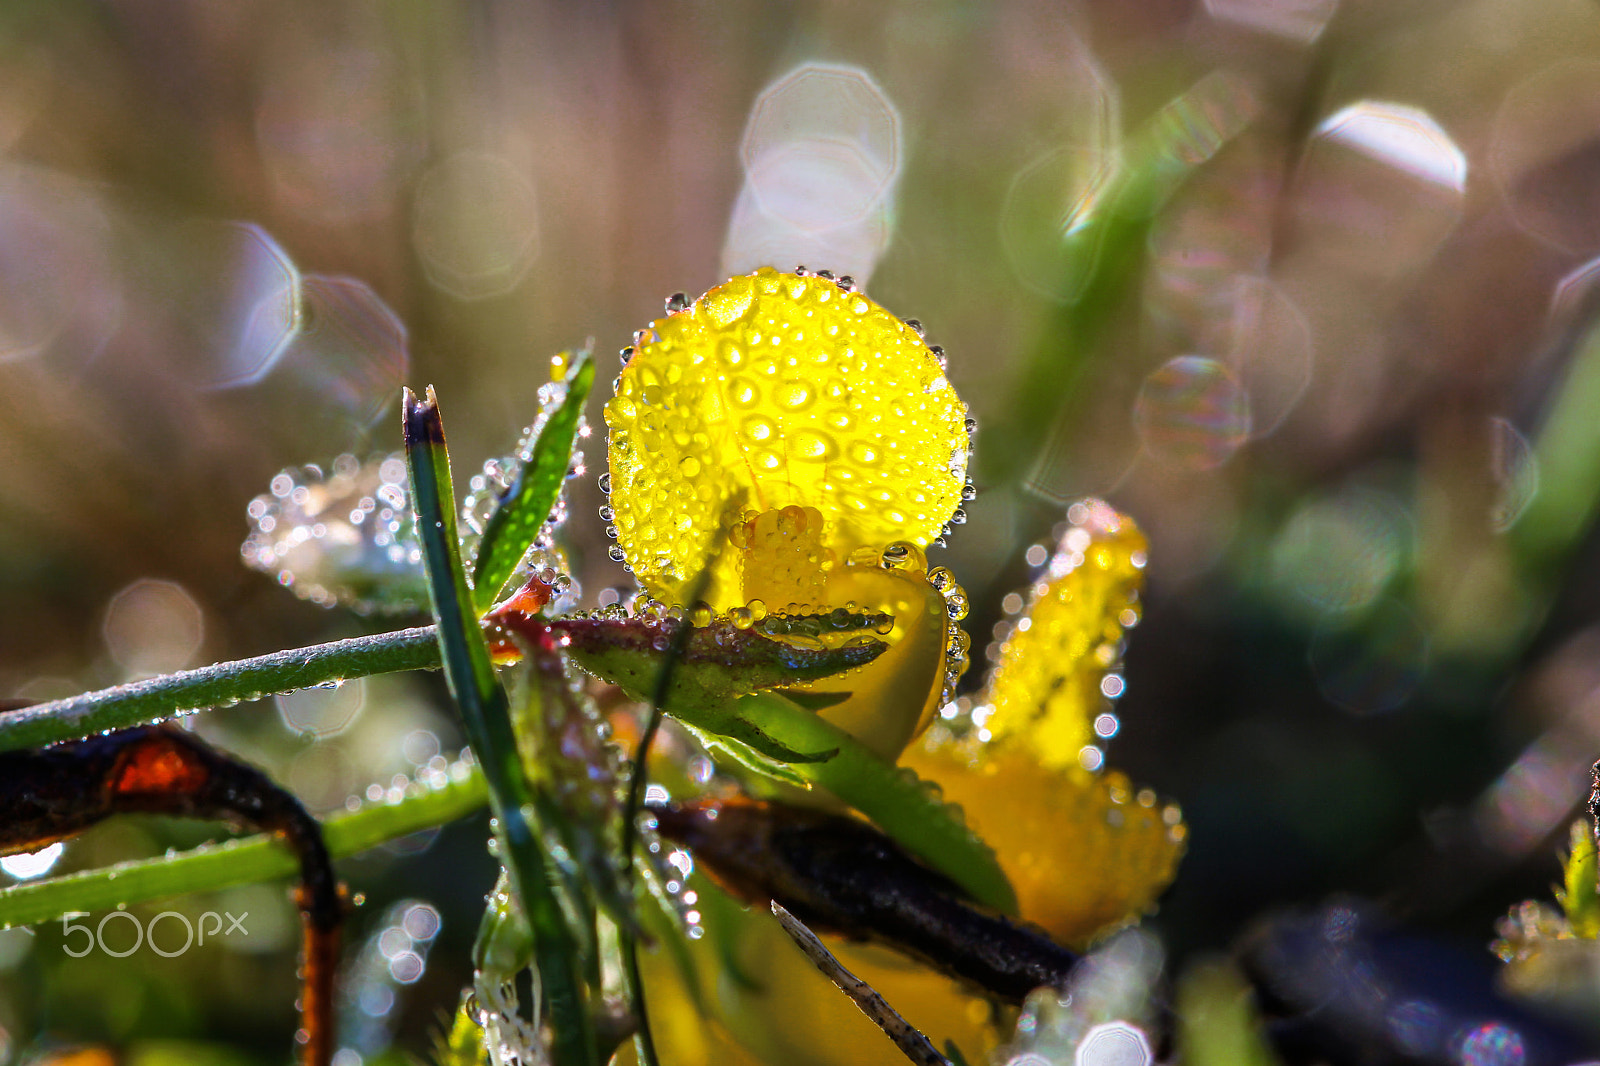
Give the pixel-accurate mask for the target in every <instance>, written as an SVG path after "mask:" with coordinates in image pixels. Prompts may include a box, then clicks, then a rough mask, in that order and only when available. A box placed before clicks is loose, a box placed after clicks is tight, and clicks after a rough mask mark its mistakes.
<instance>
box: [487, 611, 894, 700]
mask: <svg viewBox="0 0 1600 1066" xmlns="http://www.w3.org/2000/svg"><path fill="white" fill-rule="evenodd" d="M507 624H508V625H510V621H509V620H507ZM536 624H537V625H539V626H548V627H549V629H550V630H551V631H552V632H555V633H558V634H560V635H561V636H562V637H565V638H566V640H567V643H566V645H565V647H564V650H565V651H566V653H567V654H568V655H569V656H571V657H572V659H573V661H575V662H576V663H577V664H578V665H579V666H581V667H583V668H584V669H585V670H587V671H588V672H589V673H591V674H594V675H595V676H596V677H598V678H600V679H601V680H604V681H609V682H611V683H612V684H614V685H618V686H620V687H621V688H622V690H623V691H624V692H626V693H627V694H628V695H629V696H631V697H633V698H634V699H636V700H641V701H648V700H649V699H650V698H651V696H652V695H653V691H654V685H655V682H656V678H657V677H658V676H660V671H661V668H662V666H663V664H665V662H666V661H667V657H668V654H669V652H670V651H671V642H670V637H671V633H672V629H673V626H674V625H675V623H673V622H672V621H670V620H667V619H649V618H581V617H567V618H556V619H551V620H549V621H548V622H546V621H544V620H542V619H539V620H537V622H536ZM852 639H854V640H857V641H859V643H851V644H847V645H845V646H844V647H838V648H826V647H821V646H818V647H800V646H797V645H796V644H794V643H791V642H790V641H789V640H779V639H773V638H772V637H769V636H767V635H765V634H764V633H762V632H760V631H758V630H755V629H739V628H737V627H735V626H734V625H733V623H731V622H728V621H716V622H713V623H712V624H711V625H709V626H701V627H696V628H695V630H694V631H693V633H692V634H691V635H690V637H689V641H688V644H687V645H686V646H685V648H684V653H683V658H682V659H681V660H680V661H679V662H678V664H677V666H676V667H675V668H674V670H673V673H672V677H671V684H670V685H669V687H668V690H667V694H666V700H665V702H664V704H663V706H664V708H665V710H666V712H667V713H668V714H674V713H675V709H676V708H678V707H685V706H699V707H725V706H727V704H728V703H729V701H731V700H734V699H737V698H738V697H740V696H746V695H749V694H750V693H752V692H758V691H760V690H761V689H765V688H773V687H775V686H779V685H782V686H788V685H796V684H800V683H802V682H805V681H813V680H816V679H818V678H823V677H829V676H831V675H833V674H837V673H841V672H843V671H845V670H849V669H852V668H853V667H857V666H864V665H866V664H867V663H869V662H871V661H872V660H874V659H876V658H877V657H878V656H879V655H881V654H883V652H884V650H885V649H886V648H887V645H885V644H884V643H883V642H882V641H879V640H873V639H871V638H870V637H868V636H866V635H865V634H861V635H859V636H856V637H854V638H852Z"/></svg>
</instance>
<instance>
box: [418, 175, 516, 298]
mask: <svg viewBox="0 0 1600 1066" xmlns="http://www.w3.org/2000/svg"><path fill="white" fill-rule="evenodd" d="M411 217H412V231H411V239H412V245H413V247H415V248H416V251H417V255H418V257H419V258H421V260H422V265H423V268H424V269H425V270H426V271H427V273H428V280H429V281H431V282H433V284H434V285H436V286H438V287H439V288H440V289H443V290H444V291H445V292H447V293H449V294H450V295H452V296H454V297H456V298H457V299H461V300H477V299H482V298H484V297H487V296H495V295H499V294H500V293H504V292H508V291H510V290H511V289H512V288H514V287H515V286H516V285H517V283H518V282H519V281H521V280H522V277H523V275H524V274H526V273H527V270H528V267H529V266H530V265H531V264H532V263H533V260H534V258H535V257H536V256H537V255H538V251H539V216H538V204H537V201H536V200H535V198H534V191H533V186H532V184H530V183H529V181H528V180H527V178H526V177H524V176H523V174H522V172H521V171H519V170H518V168H517V167H515V166H513V165H512V164H511V162H510V161H509V160H507V159H504V158H502V157H500V156H497V155H491V154H489V153H487V152H459V153H457V154H455V155H453V156H451V157H450V158H448V159H446V160H445V161H444V162H442V163H439V164H438V165H436V166H434V167H433V168H432V169H430V170H429V171H428V172H427V173H425V174H424V175H423V176H422V180H421V181H420V182H418V184H417V192H416V198H415V200H414V201H413V202H412V207H411Z"/></svg>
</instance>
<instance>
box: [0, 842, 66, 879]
mask: <svg viewBox="0 0 1600 1066" xmlns="http://www.w3.org/2000/svg"><path fill="white" fill-rule="evenodd" d="M64 847H65V845H63V844H62V843H61V842H60V841H57V842H56V843H54V844H51V845H49V846H48V847H43V848H40V849H39V850H38V851H24V852H21V853H19V854H16V855H7V856H5V857H4V858H0V870H4V871H5V873H6V874H7V875H8V876H10V877H14V878H16V879H17V880H18V881H26V880H28V879H29V878H31V877H43V876H44V875H45V874H47V873H49V872H50V868H51V867H52V866H54V865H55V864H56V860H58V859H60V858H61V852H62V851H63V850H64Z"/></svg>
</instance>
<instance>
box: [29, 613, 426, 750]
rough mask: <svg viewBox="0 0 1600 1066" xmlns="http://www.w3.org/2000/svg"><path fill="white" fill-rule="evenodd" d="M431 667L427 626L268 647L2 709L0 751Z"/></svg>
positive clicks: (40, 745)
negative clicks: (285, 647) (283, 648)
mask: <svg viewBox="0 0 1600 1066" xmlns="http://www.w3.org/2000/svg"><path fill="white" fill-rule="evenodd" d="M438 666H439V643H438V637H437V635H436V630H435V628H434V627H433V626H422V627H419V628H416V629H401V630H397V631H395V632H393V633H379V634H375V635H372V636H366V637H352V638H350V639H349V640H336V641H333V642H331V643H328V644H316V645H313V646H312V647H309V648H295V649H293V650H290V651H280V652H273V653H272V654H271V655H260V656H257V657H255V658H253V659H239V660H236V661H234V662H226V663H217V664H215V665H213V666H203V667H200V668H199V669H197V670H183V671H180V672H179V673H175V674H164V675H162V676H161V677H152V678H150V679H149V680H146V681H134V682H132V683H130V684H126V685H118V686H116V687H115V688H105V689H99V690H98V691H95V692H85V693H83V694H82V695H78V696H69V697H67V698H66V699H60V700H52V701H51V702H49V703H38V704H34V705H33V706H31V707H23V708H21V709H19V710H15V711H8V712H6V713H4V714H0V751H13V750H15V749H18V748H39V747H43V746H44V745H46V744H55V743H57V742H59V741H63V740H77V739H79V738H81V737H87V736H92V735H94V734H95V733H103V732H107V731H109V730H113V729H128V728H130V727H132V726H136V725H145V724H148V723H150V722H156V721H160V720H161V719H163V718H170V717H172V716H174V715H182V714H190V713H193V712H195V711H199V710H204V709H205V708H208V707H218V706H226V705H228V704H233V703H241V702H244V701H246V700H255V699H260V698H262V697H263V696H271V695H274V694H277V693H281V692H293V691H295V690H296V689H302V688H310V687H312V686H315V685H326V684H331V683H336V682H339V681H345V680H351V679H354V678H358V677H370V676H372V675H373V674H387V673H394V672H396V671H399V670H426V669H436V668H437V667H438Z"/></svg>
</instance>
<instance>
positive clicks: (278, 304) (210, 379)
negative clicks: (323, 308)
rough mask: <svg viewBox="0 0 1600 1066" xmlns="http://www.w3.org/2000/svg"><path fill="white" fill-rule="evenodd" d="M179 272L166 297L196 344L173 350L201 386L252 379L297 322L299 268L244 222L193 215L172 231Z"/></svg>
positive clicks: (274, 360) (262, 373)
mask: <svg viewBox="0 0 1600 1066" xmlns="http://www.w3.org/2000/svg"><path fill="white" fill-rule="evenodd" d="M170 243H171V249H170V251H169V252H168V259H169V262H171V263H173V264H174V265H175V269H178V270H181V272H182V276H181V277H180V278H177V279H175V281H174V284H173V288H172V291H171V293H170V297H171V299H172V300H173V302H174V306H176V307H177V308H178V310H179V312H180V314H181V316H182V318H183V323H184V326H185V327H186V328H187V331H188V332H189V333H190V335H191V338H192V340H191V343H192V344H193V351H192V352H191V353H189V354H188V355H187V356H185V355H184V353H178V354H177V355H176V356H175V358H178V359H180V360H181V362H180V365H181V366H182V367H183V370H184V371H185V372H186V373H187V374H188V376H189V379H190V381H191V382H192V383H193V384H195V385H197V386H200V387H202V388H236V387H239V386H244V385H254V384H256V383H257V382H259V381H261V379H262V378H264V377H266V376H267V375H268V374H270V373H271V372H272V371H273V369H274V368H275V367H276V366H277V364H278V360H279V359H280V358H282V356H283V353H284V352H285V351H286V350H288V347H289V344H290V342H291V341H292V340H293V339H294V336H295V333H296V331H297V330H298V329H299V327H300V312H301V302H302V300H303V294H302V292H301V277H300V272H299V271H298V270H297V269H296V268H295V265H294V262H293V261H292V260H291V259H290V258H289V253H287V252H285V251H284V250H283V248H282V247H281V246H280V245H279V244H278V242H277V241H275V240H273V239H272V236H271V235H270V234H269V233H267V231H266V230H264V229H262V228H261V227H260V226H256V225H252V224H250V223H245V222H220V221H212V220H207V219H193V220H190V221H188V222H184V223H182V224H181V225H179V226H177V227H176V228H175V229H174V230H173V231H172V233H171V234H170Z"/></svg>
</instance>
